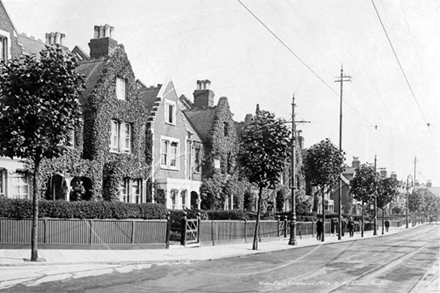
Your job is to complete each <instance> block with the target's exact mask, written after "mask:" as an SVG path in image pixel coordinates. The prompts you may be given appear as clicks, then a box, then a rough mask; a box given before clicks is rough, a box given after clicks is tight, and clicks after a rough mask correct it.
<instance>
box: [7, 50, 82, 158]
mask: <svg viewBox="0 0 440 293" xmlns="http://www.w3.org/2000/svg"><path fill="white" fill-rule="evenodd" d="M76 66H77V64H76V62H75V59H74V58H73V56H72V55H71V54H70V53H68V52H67V51H65V50H63V49H61V48H60V47H46V49H45V50H43V51H42V52H41V53H40V58H37V57H36V56H33V55H26V56H23V57H21V58H19V59H14V60H11V61H10V62H8V63H6V64H4V65H3V67H2V68H1V72H0V92H1V95H0V106H1V109H2V111H1V112H0V155H2V156H6V157H10V158H12V157H20V158H28V159H31V160H33V161H34V162H35V160H39V161H41V159H43V158H53V157H58V156H59V155H61V154H62V152H63V151H64V149H65V146H66V144H67V142H68V140H69V138H70V137H69V135H70V132H71V131H72V130H74V126H75V123H76V122H77V120H78V119H79V118H80V114H81V107H80V106H79V102H78V98H79V96H80V93H81V91H82V90H83V89H84V81H83V78H82V77H81V76H80V75H78V74H77V73H76V71H75V70H76Z"/></svg>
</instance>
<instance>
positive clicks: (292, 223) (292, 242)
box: [289, 96, 297, 245]
mask: <svg viewBox="0 0 440 293" xmlns="http://www.w3.org/2000/svg"><path fill="white" fill-rule="evenodd" d="M295 125H296V123H295V96H293V97H292V159H291V162H292V166H291V170H292V171H291V173H292V180H291V182H292V183H291V184H292V185H291V186H290V188H291V199H290V203H291V206H292V219H290V240H289V245H296V244H297V243H296V203H295V189H296V182H295V158H296V154H295V150H296V147H295V144H296V133H295V132H296V127H295Z"/></svg>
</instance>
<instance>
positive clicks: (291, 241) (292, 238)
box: [289, 95, 310, 245]
mask: <svg viewBox="0 0 440 293" xmlns="http://www.w3.org/2000/svg"><path fill="white" fill-rule="evenodd" d="M295 106H296V105H295V95H294V96H293V97H292V159H291V162H292V166H291V174H292V180H291V186H290V188H291V191H290V192H291V199H290V203H291V208H292V218H291V219H290V239H289V245H296V202H295V189H296V180H295V179H296V175H295V164H296V162H295V160H296V123H310V121H295Z"/></svg>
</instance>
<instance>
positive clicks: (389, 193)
mask: <svg viewBox="0 0 440 293" xmlns="http://www.w3.org/2000/svg"><path fill="white" fill-rule="evenodd" d="M397 193H398V192H397V181H396V180H395V179H394V178H392V177H390V178H382V179H380V180H379V182H378V185H377V207H378V208H380V209H384V208H385V206H386V205H387V204H389V203H390V202H391V201H392V200H393V198H394V197H395V196H396V195H397Z"/></svg>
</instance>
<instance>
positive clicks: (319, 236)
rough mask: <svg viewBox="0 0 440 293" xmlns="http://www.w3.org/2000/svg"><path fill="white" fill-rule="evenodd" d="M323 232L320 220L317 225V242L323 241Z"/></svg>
mask: <svg viewBox="0 0 440 293" xmlns="http://www.w3.org/2000/svg"><path fill="white" fill-rule="evenodd" d="M322 230H323V224H322V222H321V219H318V222H317V223H316V239H317V240H321V237H322Z"/></svg>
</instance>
